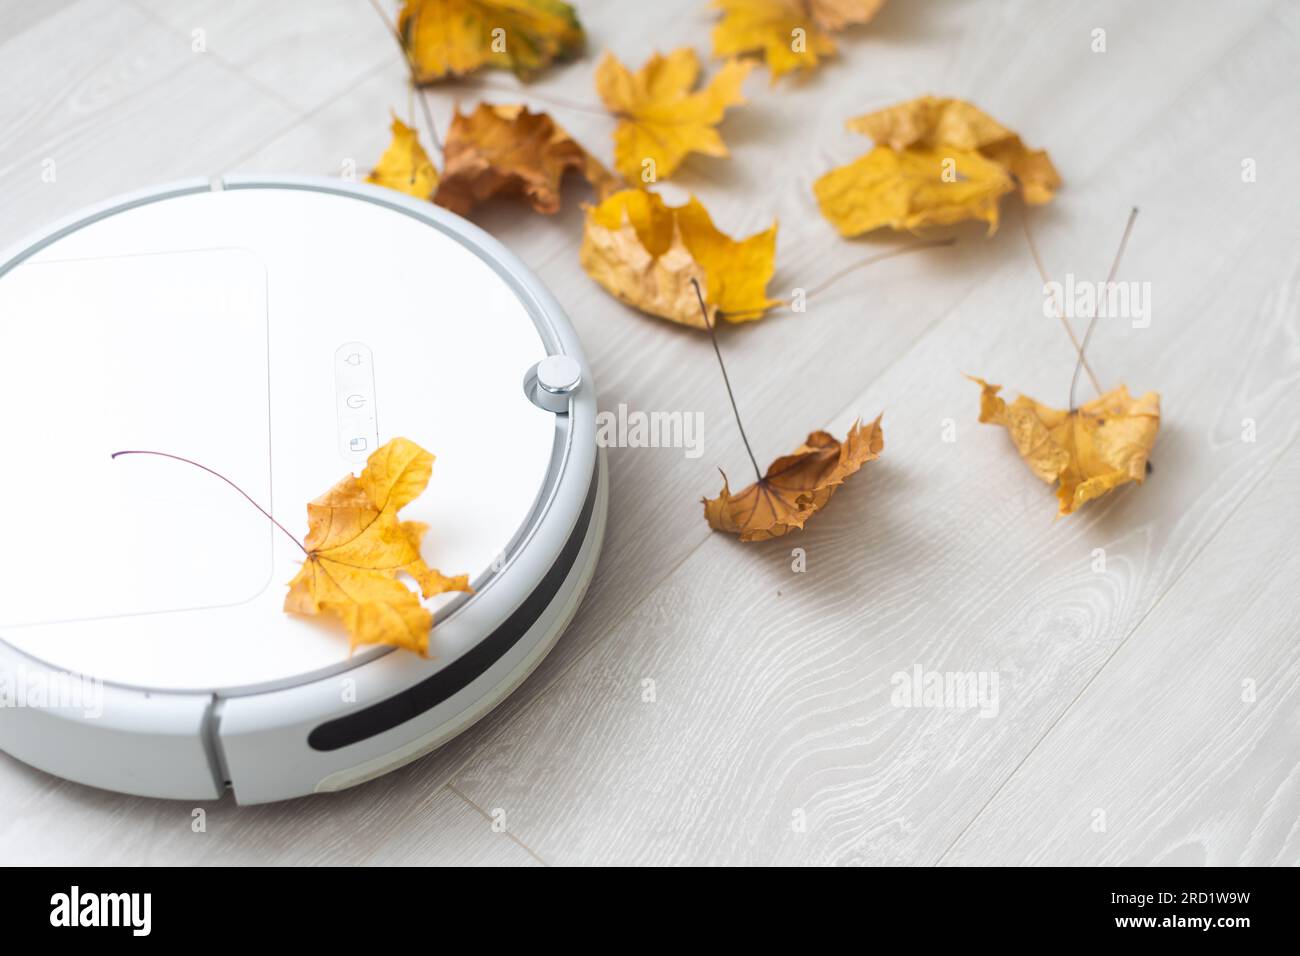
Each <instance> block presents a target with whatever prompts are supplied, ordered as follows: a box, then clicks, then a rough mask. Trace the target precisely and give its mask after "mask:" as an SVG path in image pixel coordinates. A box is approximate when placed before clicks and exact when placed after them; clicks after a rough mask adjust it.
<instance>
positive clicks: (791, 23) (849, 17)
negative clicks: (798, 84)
mask: <svg viewBox="0 0 1300 956" xmlns="http://www.w3.org/2000/svg"><path fill="white" fill-rule="evenodd" d="M884 5H885V0H713V6H714V7H716V8H718V9H720V10H721V11H722V19H721V20H720V21H719V22H718V25H717V26H715V27H714V28H713V54H714V56H723V57H727V56H738V55H741V54H745V53H754V52H761V53H762V54H763V55H764V57H765V58H766V59H767V65H768V68H769V69H770V70H771V71H772V82H774V83H775V82H776V81H777V80H778V79H779V78H780V77H781V76H782V75H783V74H785V73H789V72H790V71H791V70H811V69H813V68H815V67H816V66H817V64H818V63H819V62H820V61H821V59H822V58H823V57H828V56H831V55H833V54H834V53H835V41H834V40H833V39H832V38H831V36H830V35H831V34H832V33H835V32H837V31H839V30H843V29H844V28H845V27H846V26H849V25H850V24H854V23H866V22H868V21H869V20H871V19H872V18H873V17H875V15H876V14H877V13H879V12H880V8H881V7H883V6H884Z"/></svg>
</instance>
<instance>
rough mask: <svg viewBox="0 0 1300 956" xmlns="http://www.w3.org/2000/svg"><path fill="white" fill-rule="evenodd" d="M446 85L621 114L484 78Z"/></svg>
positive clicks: (584, 110)
mask: <svg viewBox="0 0 1300 956" xmlns="http://www.w3.org/2000/svg"><path fill="white" fill-rule="evenodd" d="M446 85H447V86H449V87H453V88H456V89H462V90H491V91H495V92H497V93H509V94H510V95H511V96H515V97H518V98H519V99H525V98H527V97H532V98H533V99H535V100H541V101H542V102H543V103H549V104H551V105H552V106H558V107H559V108H560V109H565V110H575V111H576V112H579V113H591V114H593V115H595V116H604V117H606V118H609V119H618V118H619V114H616V113H611V112H610V111H609V110H607V109H603V108H601V107H599V106H592V105H591V104H590V103H580V102H579V101H577V100H570V99H565V98H564V97H562V96H553V95H551V94H550V93H539V92H537V91H536V90H532V89H521V88H515V87H510V86H502V85H499V84H497V83H493V82H491V81H489V80H484V79H468V78H456V79H453V80H449V81H447V83H446Z"/></svg>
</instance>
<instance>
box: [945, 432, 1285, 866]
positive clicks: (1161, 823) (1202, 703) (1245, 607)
mask: <svg viewBox="0 0 1300 956" xmlns="http://www.w3.org/2000/svg"><path fill="white" fill-rule="evenodd" d="M1297 451H1300V449H1298V448H1297V446H1296V445H1295V444H1293V445H1292V446H1291V448H1290V449H1289V450H1288V452H1287V453H1286V454H1285V455H1284V457H1283V458H1282V460H1281V461H1280V462H1279V463H1278V465H1277V467H1275V468H1274V469H1273V470H1272V471H1271V472H1270V473H1269V474H1268V475H1267V476H1266V478H1265V479H1264V480H1263V481H1262V482H1261V484H1260V487H1259V488H1258V489H1257V490H1256V491H1255V492H1254V493H1253V494H1252V495H1251V496H1250V497H1249V498H1248V499H1247V500H1246V501H1245V502H1244V503H1243V504H1242V506H1241V507H1240V508H1239V509H1238V511H1237V513H1236V514H1234V515H1233V516H1232V518H1231V520H1230V521H1229V523H1228V524H1227V526H1226V527H1225V529H1224V531H1223V533H1222V534H1220V535H1218V536H1217V537H1216V538H1215V540H1214V541H1213V542H1211V544H1210V545H1209V546H1208V547H1207V548H1206V549H1205V551H1204V553H1202V554H1201V555H1200V556H1199V557H1198V558H1197V560H1196V562H1195V564H1193V565H1192V566H1191V567H1190V568H1189V569H1188V571H1187V572H1186V573H1185V574H1184V575H1183V577H1182V578H1181V579H1180V580H1179V581H1178V582H1177V584H1175V585H1174V587H1172V588H1171V589H1170V590H1169V592H1168V593H1167V594H1166V595H1165V596H1164V597H1163V598H1162V599H1161V601H1160V603H1159V604H1158V605H1157V606H1156V607H1155V608H1154V609H1153V610H1152V611H1151V613H1150V615H1149V616H1148V617H1147V618H1146V620H1144V621H1143V622H1142V624H1141V625H1140V626H1139V627H1138V629H1137V630H1136V631H1135V632H1134V633H1133V635H1132V637H1130V638H1129V639H1128V640H1127V641H1125V642H1124V644H1123V645H1122V646H1121V647H1120V648H1118V649H1117V651H1116V653H1115V655H1114V657H1112V658H1111V659H1110V660H1109V661H1107V662H1106V665H1105V666H1104V667H1103V668H1102V669H1101V671H1100V672H1099V673H1098V674H1097V676H1096V677H1095V678H1094V679H1093V681H1092V682H1091V683H1090V684H1088V686H1087V687H1085V688H1084V689H1083V690H1082V692H1081V693H1080V695H1079V697H1078V699H1077V700H1076V701H1075V702H1074V704H1073V706H1071V707H1070V708H1069V710H1068V712H1067V713H1065V715H1064V716H1063V717H1062V719H1061V721H1060V723H1058V724H1057V725H1056V726H1054V727H1053V728H1052V729H1051V731H1050V732H1049V733H1048V734H1047V736H1046V737H1045V738H1044V739H1043V741H1042V742H1041V743H1040V744H1039V745H1038V746H1037V747H1036V748H1035V749H1034V750H1033V752H1032V753H1031V754H1030V755H1029V757H1028V759H1026V761H1025V763H1024V765H1023V766H1022V767H1021V768H1020V769H1019V771H1018V772H1017V773H1016V774H1015V776H1014V777H1012V778H1011V779H1010V780H1009V781H1008V782H1007V785H1006V786H1005V787H1004V788H1003V789H1002V790H1001V791H1000V792H999V793H998V794H997V795H996V796H995V797H994V798H993V800H992V802H991V803H990V804H989V806H988V807H987V808H986V809H985V810H984V812H983V813H981V814H980V816H979V817H978V818H977V819H976V820H975V822H974V823H973V824H972V826H971V827H970V829H969V830H967V831H966V832H965V833H964V834H962V837H961V839H960V840H958V841H957V842H956V844H955V845H954V846H953V847H952V849H951V850H950V851H949V852H948V853H947V854H946V855H945V856H944V858H943V861H942V862H944V863H950V864H972V863H978V864H998V865H1023V864H1035V863H1043V862H1052V863H1063V864H1067V865H1071V866H1077V865H1107V866H1123V865H1134V864H1148V863H1159V864H1165V865H1171V866H1206V865H1211V866H1238V865H1251V866H1272V865H1291V866H1294V865H1295V864H1296V862H1297V861H1300V829H1298V828H1297V826H1296V821H1297V820H1298V819H1300V768H1297V763H1296V741H1297V740H1298V739H1300V719H1298V715H1300V655H1297V654H1296V635H1297V634H1300V602H1297V600H1296V596H1297V595H1300V552H1297V550H1296V547H1295V522H1294V520H1293V519H1294V517H1295V496H1296V489H1297V488H1300V454H1298V453H1297Z"/></svg>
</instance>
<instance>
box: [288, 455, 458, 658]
mask: <svg viewBox="0 0 1300 956" xmlns="http://www.w3.org/2000/svg"><path fill="white" fill-rule="evenodd" d="M432 468H433V455H431V454H430V453H429V452H427V451H425V450H424V449H423V448H421V447H420V446H419V445H417V444H415V442H412V441H408V440H407V439H405V438H394V439H393V440H392V441H390V442H388V443H386V444H385V445H383V446H381V447H379V448H377V449H375V451H374V452H373V453H372V454H371V455H370V458H369V459H367V461H366V467H365V468H364V469H363V470H362V471H361V474H360V475H357V476H353V475H348V476H347V477H346V478H344V479H343V480H342V481H340V482H339V483H338V484H336V485H335V486H334V487H333V488H331V489H330V490H329V491H327V492H325V494H323V495H321V496H320V497H319V498H317V499H316V500H314V501H312V502H310V503H309V504H308V505H307V523H308V534H307V538H306V540H305V541H304V542H303V544H304V548H305V550H306V552H307V557H306V559H305V560H304V561H303V563H302V568H301V569H299V571H298V574H297V576H296V577H294V579H293V581H292V582H290V584H289V593H288V595H287V596H286V597H285V600H284V609H285V610H286V611H290V612H293V613H297V614H320V613H322V612H327V613H330V614H333V615H335V616H336V617H338V618H339V619H340V620H341V621H342V622H343V625H344V627H346V628H347V631H348V635H349V637H350V640H351V644H352V647H356V646H357V645H358V644H391V645H393V646H395V647H403V648H406V649H407V650H411V651H415V652H417V653H418V654H420V655H421V656H424V655H426V654H427V652H428V648H429V632H430V630H431V629H432V628H433V613H432V612H431V611H429V609H428V608H426V607H424V606H423V605H422V604H421V603H420V600H419V598H418V597H417V596H416V595H415V592H413V591H412V590H411V589H410V588H408V587H407V586H406V585H405V584H403V583H402V582H401V581H399V580H398V579H397V575H398V573H399V572H402V573H405V574H406V575H408V576H410V577H411V578H413V579H414V580H415V582H416V583H417V584H418V585H419V587H420V593H421V594H422V595H423V596H424V597H426V598H428V597H433V596H434V595H435V594H441V593H443V592H444V591H469V590H471V589H470V586H469V578H468V576H467V575H464V574H462V575H458V576H457V577H447V576H445V575H444V574H442V572H440V571H436V570H434V569H433V568H431V567H429V566H428V565H427V564H425V563H424V559H423V558H421V557H420V542H421V540H422V539H423V537H424V533H425V532H426V531H428V525H425V524H422V523H420V522H418V521H400V520H398V517H397V512H398V511H400V510H401V509H402V508H403V507H405V506H406V505H408V504H410V503H411V502H412V501H414V500H415V499H416V498H417V497H419V495H420V494H421V493H422V492H423V491H424V489H425V486H426V485H428V483H429V475H430V473H431V471H432Z"/></svg>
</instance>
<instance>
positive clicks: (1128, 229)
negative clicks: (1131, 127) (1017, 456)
mask: <svg viewBox="0 0 1300 956" xmlns="http://www.w3.org/2000/svg"><path fill="white" fill-rule="evenodd" d="M1137 214H1138V208H1137V206H1134V207H1133V208H1132V209H1130V210H1129V213H1128V222H1126V223H1125V224H1124V235H1122V236H1121V237H1120V240H1119V248H1118V249H1116V250H1115V259H1114V261H1112V262H1111V264H1110V272H1109V273H1108V274H1107V276H1106V288H1107V289H1109V288H1110V284H1111V283H1112V282H1114V281H1115V273H1117V272H1118V271H1119V261H1120V260H1121V259H1123V258H1124V249H1125V247H1126V246H1127V245H1128V237H1129V236H1130V235H1131V234H1132V232H1133V221H1134V220H1135V219H1137ZM1100 314H1101V296H1100V295H1098V296H1097V304H1096V306H1095V307H1094V308H1093V310H1092V318H1091V319H1089V320H1088V328H1087V329H1085V330H1084V333H1083V344H1082V345H1081V346H1080V347H1079V361H1078V362H1076V363H1075V364H1074V375H1073V376H1072V377H1071V379H1070V407H1071V408H1074V389H1075V386H1076V385H1078V383H1079V363H1080V362H1082V361H1083V353H1084V352H1086V351H1087V350H1088V341H1089V340H1090V339H1091V338H1092V330H1093V329H1094V328H1095V327H1096V325H1097V316H1099V315H1100Z"/></svg>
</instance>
